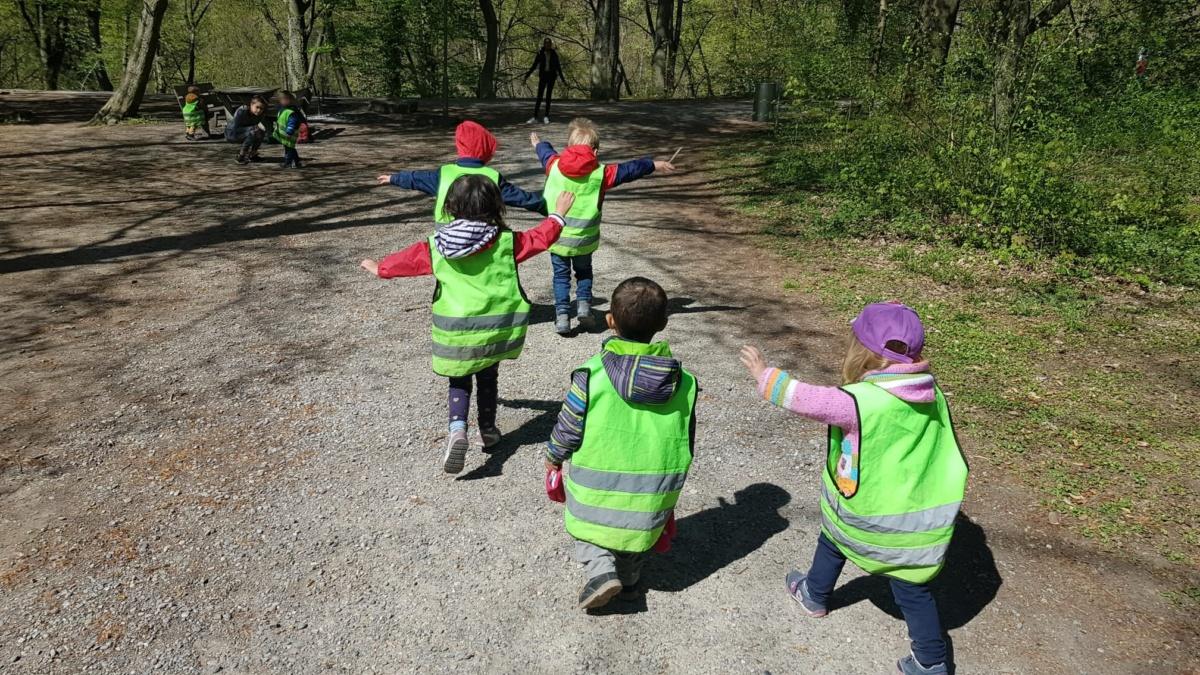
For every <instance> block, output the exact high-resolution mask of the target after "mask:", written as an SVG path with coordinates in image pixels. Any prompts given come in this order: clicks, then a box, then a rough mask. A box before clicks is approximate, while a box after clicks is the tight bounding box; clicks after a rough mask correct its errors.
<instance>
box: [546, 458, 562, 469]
mask: <svg viewBox="0 0 1200 675" xmlns="http://www.w3.org/2000/svg"><path fill="white" fill-rule="evenodd" d="M561 469H562V464H555V463H554V462H551V461H550V458H549V457H547V458H546V470H547V471H559V470H561Z"/></svg>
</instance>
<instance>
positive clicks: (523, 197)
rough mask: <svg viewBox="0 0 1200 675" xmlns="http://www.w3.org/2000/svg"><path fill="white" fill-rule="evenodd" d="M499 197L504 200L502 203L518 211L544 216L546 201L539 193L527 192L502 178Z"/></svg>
mask: <svg viewBox="0 0 1200 675" xmlns="http://www.w3.org/2000/svg"><path fill="white" fill-rule="evenodd" d="M500 196H501V197H503V198H504V203H505V204H507V205H508V206H512V207H514V208H518V209H525V210H526V211H533V212H534V213H537V214H539V215H543V216H544V215H547V214H546V200H545V199H543V198H542V193H540V192H529V191H528V190H522V189H521V188H519V187H517V186H516V185H513V184H512V183H510V182H508V180H507V179H505V178H504V176H501V177H500Z"/></svg>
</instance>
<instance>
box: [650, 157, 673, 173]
mask: <svg viewBox="0 0 1200 675" xmlns="http://www.w3.org/2000/svg"><path fill="white" fill-rule="evenodd" d="M654 170H655V171H661V172H663V173H675V165H674V164H672V163H670V162H664V161H662V160H661V159H660V160H658V161H657V162H655V163H654Z"/></svg>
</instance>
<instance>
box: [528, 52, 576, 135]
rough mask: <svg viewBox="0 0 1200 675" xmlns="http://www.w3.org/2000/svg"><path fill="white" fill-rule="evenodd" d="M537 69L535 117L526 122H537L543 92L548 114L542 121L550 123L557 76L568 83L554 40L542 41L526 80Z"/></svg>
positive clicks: (564, 82)
mask: <svg viewBox="0 0 1200 675" xmlns="http://www.w3.org/2000/svg"><path fill="white" fill-rule="evenodd" d="M535 70H536V71H538V91H537V102H536V103H534V104H533V117H530V118H529V121H528V122H526V124H537V122H538V117H540V113H541V111H542V94H543V93H545V95H546V116H545V117H543V118H542V122H544V123H545V124H550V98H551V97H552V96H553V95H554V80H555V79H556V78H557V79H559V80H562V83H563V84H566V83H567V78H566V77H564V76H563V69H562V62H561V61H559V60H558V50H557V49H555V48H554V42H552V41H551V40H550V38H546V39H545V41H543V42H542V48H541V49H539V50H538V53H537V57H536V58H534V59H533V65H532V66H529V70H527V71H525V81H526V82H528V81H529V76H530V75H531V74H533V71H535Z"/></svg>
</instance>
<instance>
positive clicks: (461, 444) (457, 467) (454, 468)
mask: <svg viewBox="0 0 1200 675" xmlns="http://www.w3.org/2000/svg"><path fill="white" fill-rule="evenodd" d="M470 447H471V443H470V441H468V440H467V432H466V431H451V432H450V437H449V438H448V439H446V456H445V457H443V458H442V470H443V471H445V472H446V473H458V472H459V471H462V470H463V465H464V464H466V462H467V450H468V449H469V448H470Z"/></svg>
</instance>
